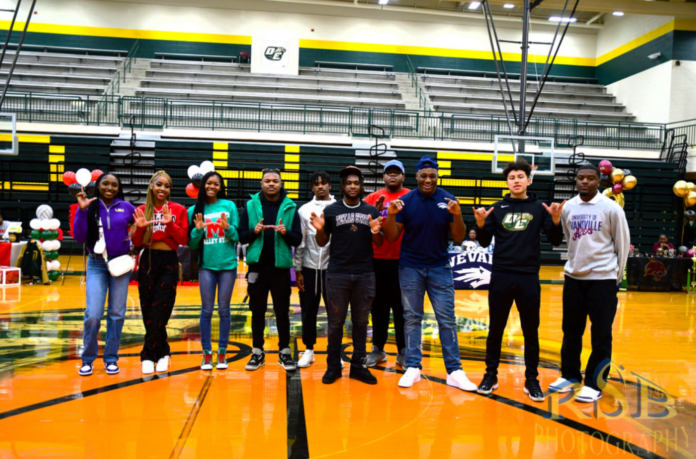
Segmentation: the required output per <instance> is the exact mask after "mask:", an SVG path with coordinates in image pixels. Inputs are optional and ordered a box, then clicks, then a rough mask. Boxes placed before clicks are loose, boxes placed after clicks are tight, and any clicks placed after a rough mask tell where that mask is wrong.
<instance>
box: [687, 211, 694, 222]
mask: <svg viewBox="0 0 696 459" xmlns="http://www.w3.org/2000/svg"><path fill="white" fill-rule="evenodd" d="M684 216H685V217H686V219H687V220H689V221H690V222H692V221H694V220H696V212H695V211H693V210H687V211H686V212H684Z"/></svg>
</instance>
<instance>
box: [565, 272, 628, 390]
mask: <svg viewBox="0 0 696 459" xmlns="http://www.w3.org/2000/svg"><path fill="white" fill-rule="evenodd" d="M617 283H618V282H617V281H616V280H614V279H606V280H577V279H573V278H572V277H569V276H566V277H565V284H564V286H563V346H562V347H561V376H562V377H563V378H565V379H567V380H569V381H577V382H582V374H581V373H580V354H581V353H582V335H583V334H584V333H585V326H586V325H587V317H588V316H589V318H590V322H591V323H592V328H591V329H590V332H591V334H592V354H590V359H589V360H588V361H587V368H586V369H585V385H586V386H589V387H591V388H593V389H595V390H600V385H601V387H602V388H603V387H604V385H605V384H606V379H607V377H608V376H609V369H610V365H609V364H610V363H611V342H612V326H613V324H614V317H615V316H616V307H617V305H618V303H619V299H618V297H617V292H618V291H619V289H618V287H617ZM602 370H604V371H602ZM599 372H601V374H600V373H599Z"/></svg>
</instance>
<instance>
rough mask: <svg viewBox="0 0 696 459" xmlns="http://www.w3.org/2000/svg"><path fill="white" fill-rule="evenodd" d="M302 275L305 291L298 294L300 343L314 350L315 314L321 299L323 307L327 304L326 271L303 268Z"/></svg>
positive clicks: (315, 339)
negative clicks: (300, 326) (300, 319)
mask: <svg viewBox="0 0 696 459" xmlns="http://www.w3.org/2000/svg"><path fill="white" fill-rule="evenodd" d="M302 275H303V276H304V281H305V291H304V292H300V307H301V308H302V342H303V343H304V345H305V347H306V348H307V349H314V345H315V344H317V313H318V312H319V303H321V299H322V297H323V298H324V306H326V305H328V304H329V300H328V299H327V298H326V270H325V269H318V270H317V269H311V268H304V269H303V270H302Z"/></svg>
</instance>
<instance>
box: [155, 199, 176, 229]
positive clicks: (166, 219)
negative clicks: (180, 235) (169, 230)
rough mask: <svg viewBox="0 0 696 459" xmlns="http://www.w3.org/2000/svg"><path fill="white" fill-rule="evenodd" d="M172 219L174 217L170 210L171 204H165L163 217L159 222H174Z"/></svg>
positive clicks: (164, 223)
mask: <svg viewBox="0 0 696 459" xmlns="http://www.w3.org/2000/svg"><path fill="white" fill-rule="evenodd" d="M172 219H173V216H172V211H171V210H169V206H168V205H166V204H165V205H164V206H163V207H162V218H161V219H160V221H159V222H157V223H161V224H163V225H166V224H168V223H171V222H172ZM150 223H155V222H150Z"/></svg>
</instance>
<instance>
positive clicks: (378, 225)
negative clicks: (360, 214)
mask: <svg viewBox="0 0 696 459" xmlns="http://www.w3.org/2000/svg"><path fill="white" fill-rule="evenodd" d="M369 218H370V230H371V231H372V234H377V233H379V232H380V231H381V230H382V217H377V218H375V219H373V218H372V215H370V216H369Z"/></svg>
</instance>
